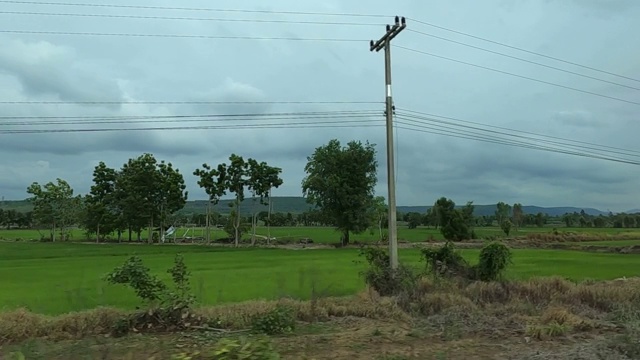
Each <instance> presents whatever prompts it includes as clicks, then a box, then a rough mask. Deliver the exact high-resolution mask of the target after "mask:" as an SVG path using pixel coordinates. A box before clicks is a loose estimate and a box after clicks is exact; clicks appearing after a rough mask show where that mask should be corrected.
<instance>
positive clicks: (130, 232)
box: [129, 225, 133, 242]
mask: <svg viewBox="0 0 640 360" xmlns="http://www.w3.org/2000/svg"><path fill="white" fill-rule="evenodd" d="M132 233H133V231H131V225H129V242H131V241H132V240H131V234H132Z"/></svg>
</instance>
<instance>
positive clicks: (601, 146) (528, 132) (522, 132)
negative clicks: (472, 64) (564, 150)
mask: <svg viewBox="0 0 640 360" xmlns="http://www.w3.org/2000/svg"><path fill="white" fill-rule="evenodd" d="M398 110H399V111H402V112H407V113H413V114H417V115H423V116H427V117H436V118H442V119H448V120H453V121H457V122H461V123H466V124H474V125H480V126H485V127H488V128H493V129H500V130H507V131H513V132H516V133H521V134H527V135H533V136H539V137H544V138H548V139H554V140H562V141H568V142H573V143H577V144H584V145H589V146H596V147H600V148H603V149H612V150H619V151H626V152H629V153H635V154H640V151H639V150H630V149H623V148H619V147H614V146H608V145H600V144H595V143H591V142H586V141H579V140H573V139H568V138H562V137H557V136H551V135H545V134H538V133H534V132H530V131H524V130H517V129H510V128H507V127H501V126H495V125H487V124H482V123H479V122H474V121H468V120H462V119H458V118H454V117H449V116H443V115H436V114H430V113H425V112H420V111H414V110H408V109H398ZM634 156H635V155H634Z"/></svg>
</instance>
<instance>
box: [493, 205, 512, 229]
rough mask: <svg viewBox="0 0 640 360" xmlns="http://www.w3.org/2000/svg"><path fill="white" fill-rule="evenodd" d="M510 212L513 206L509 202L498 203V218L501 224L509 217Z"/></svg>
mask: <svg viewBox="0 0 640 360" xmlns="http://www.w3.org/2000/svg"><path fill="white" fill-rule="evenodd" d="M510 212H511V206H510V205H509V204H505V203H503V202H502V201H501V202H499V203H497V204H496V220H497V221H498V224H499V225H500V224H502V223H503V222H504V221H505V220H507V219H509V213H510Z"/></svg>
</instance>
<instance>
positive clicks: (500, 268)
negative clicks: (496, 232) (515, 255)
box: [475, 241, 512, 281]
mask: <svg viewBox="0 0 640 360" xmlns="http://www.w3.org/2000/svg"><path fill="white" fill-rule="evenodd" d="M510 264H512V262H511V250H509V248H508V247H507V246H506V245H505V244H503V243H501V242H497V241H493V242H491V243H489V244H487V245H486V246H485V247H483V248H482V250H480V262H479V263H478V265H476V266H475V269H476V275H477V277H478V279H480V280H482V281H494V280H498V279H499V278H501V277H502V274H503V273H504V271H505V270H506V269H507V267H508V266H509V265H510Z"/></svg>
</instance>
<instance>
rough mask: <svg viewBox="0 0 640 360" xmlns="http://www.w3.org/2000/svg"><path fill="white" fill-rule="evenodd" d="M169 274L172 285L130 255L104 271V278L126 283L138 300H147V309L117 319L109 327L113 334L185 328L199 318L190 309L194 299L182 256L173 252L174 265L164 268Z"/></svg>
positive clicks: (114, 282)
mask: <svg viewBox="0 0 640 360" xmlns="http://www.w3.org/2000/svg"><path fill="white" fill-rule="evenodd" d="M167 272H168V273H169V274H171V279H172V281H173V284H174V289H173V290H170V289H169V287H168V286H167V285H166V284H165V283H163V282H162V281H160V280H159V279H158V278H157V277H156V276H155V275H151V274H150V273H149V268H147V267H145V266H144V264H143V263H142V260H141V259H140V258H139V257H137V256H132V257H130V258H129V259H128V260H127V261H125V263H124V265H123V266H121V267H117V268H115V269H114V270H113V271H112V272H111V273H110V274H107V276H106V280H107V281H108V282H109V283H112V284H126V285H129V286H130V287H131V288H133V289H134V291H135V292H136V294H137V295H138V297H139V298H141V299H142V300H144V301H146V302H148V306H149V309H148V310H146V311H143V312H138V313H134V314H132V315H130V316H127V317H126V318H123V319H121V320H120V321H119V322H118V323H117V324H116V326H115V327H114V329H113V331H112V332H113V335H115V336H122V335H126V334H127V333H128V332H129V331H131V330H134V331H140V330H142V329H145V330H150V329H161V330H175V329H185V328H188V327H189V326H191V325H197V324H199V323H200V322H202V318H200V317H197V316H196V315H194V314H192V313H191V311H190V308H191V306H192V305H193V303H194V302H195V297H194V296H193V295H192V294H191V289H190V286H189V275H190V273H189V271H188V270H187V266H186V264H185V263H184V259H183V258H182V256H181V255H180V254H177V255H176V257H175V259H174V265H173V267H172V268H170V269H169V270H167Z"/></svg>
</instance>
